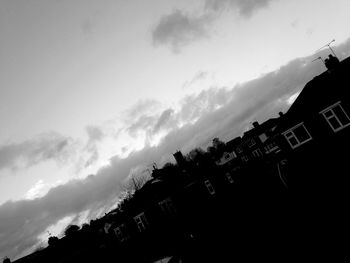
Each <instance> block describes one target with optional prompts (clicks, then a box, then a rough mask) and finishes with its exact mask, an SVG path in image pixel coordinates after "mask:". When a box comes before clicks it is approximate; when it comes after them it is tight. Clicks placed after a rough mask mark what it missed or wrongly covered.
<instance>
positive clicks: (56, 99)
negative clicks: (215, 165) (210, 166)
mask: <svg viewBox="0 0 350 263" xmlns="http://www.w3.org/2000/svg"><path fill="white" fill-rule="evenodd" d="M349 12H350V1H348V0H303V1H293V0H191V1H188V0H147V1H145V0H98V1H97V0H74V1H71V0H28V1H20V0H2V1H0V36H1V41H0V258H2V257H4V256H10V257H11V258H15V257H19V256H22V255H25V254H27V253H29V252H31V251H32V250H33V249H35V248H36V247H37V246H40V245H45V240H46V239H47V235H48V232H47V231H49V232H51V233H52V234H55V235H59V234H60V231H61V230H62V229H63V228H64V227H65V226H66V225H67V224H69V223H77V224H79V223H82V222H84V221H87V220H90V219H92V218H95V217H97V216H99V215H100V214H103V213H104V212H105V211H107V210H109V209H110V208H111V207H112V206H113V205H115V204H116V202H117V201H118V196H119V194H120V191H121V189H122V188H123V184H125V181H126V180H127V178H128V176H131V175H132V174H135V175H138V174H142V173H146V174H147V167H150V165H151V164H152V163H153V162H156V163H157V164H158V166H161V165H162V164H164V163H165V162H167V161H169V160H170V161H173V159H172V158H171V154H172V153H174V152H175V151H176V150H182V151H183V152H185V153H186V152H188V151H189V150H190V149H192V148H194V147H196V146H201V147H203V148H206V146H207V145H208V143H209V142H210V141H211V140H212V138H214V137H219V138H221V139H222V140H225V141H226V140H229V139H232V138H234V137H235V136H237V135H240V134H241V133H242V131H244V130H247V129H249V127H250V126H251V123H252V122H253V121H255V120H258V121H261V122H262V121H264V120H266V119H267V118H270V117H275V116H277V114H278V112H279V111H285V110H286V109H288V107H289V105H290V104H291V103H292V101H293V99H295V97H296V96H297V94H298V92H299V91H300V89H301V88H302V87H303V86H304V85H305V83H306V82H307V81H309V80H311V79H312V78H313V77H314V76H316V75H317V74H320V73H321V72H323V71H324V70H325V68H324V66H323V65H322V63H321V61H320V60H316V61H314V62H312V61H313V60H314V59H315V58H317V57H318V56H320V55H321V56H326V55H327V54H328V53H329V49H327V48H324V49H321V50H320V51H317V50H318V49H319V48H321V47H322V46H324V45H325V44H327V43H329V42H330V41H332V40H333V39H335V41H334V42H333V43H332V47H333V48H334V50H335V52H336V54H337V55H338V56H339V57H340V58H345V57H347V56H349V55H350V40H349V37H350V34H349V26H350V16H349ZM316 51H317V52H316Z"/></svg>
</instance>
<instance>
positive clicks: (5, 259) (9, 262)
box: [2, 257, 11, 263]
mask: <svg viewBox="0 0 350 263" xmlns="http://www.w3.org/2000/svg"><path fill="white" fill-rule="evenodd" d="M2 262H3V263H11V260H10V259H9V258H8V257H5V258H4V260H3V261H2Z"/></svg>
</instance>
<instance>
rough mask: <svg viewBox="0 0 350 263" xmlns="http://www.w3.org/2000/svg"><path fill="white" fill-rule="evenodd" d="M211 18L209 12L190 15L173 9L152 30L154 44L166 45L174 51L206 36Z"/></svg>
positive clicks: (176, 51) (207, 35)
mask: <svg viewBox="0 0 350 263" xmlns="http://www.w3.org/2000/svg"><path fill="white" fill-rule="evenodd" d="M211 20H212V17H211V15H210V14H206V13H204V14H201V15H199V16H191V15H188V14H186V13H184V12H183V11H181V10H175V11H173V12H172V13H171V14H169V15H165V16H163V17H162V18H161V19H160V21H159V22H158V25H157V26H156V27H155V29H154V30H153V32H152V39H153V43H154V45H155V46H158V45H168V46H170V47H171V49H172V51H173V52H174V53H178V52H179V51H180V49H181V48H182V47H183V46H186V45H188V44H189V43H192V42H194V41H198V40H200V39H203V38H208V37H209V34H208V32H207V26H208V24H209V23H210V21H211Z"/></svg>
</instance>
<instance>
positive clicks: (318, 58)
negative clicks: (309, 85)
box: [311, 57, 325, 64]
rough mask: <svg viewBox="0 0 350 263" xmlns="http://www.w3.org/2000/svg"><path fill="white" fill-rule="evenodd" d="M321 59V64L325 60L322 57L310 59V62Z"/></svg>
mask: <svg viewBox="0 0 350 263" xmlns="http://www.w3.org/2000/svg"><path fill="white" fill-rule="evenodd" d="M319 59H320V60H322V62H323V64H325V62H324V60H323V58H322V57H318V58H315V59H314V60H313V61H311V62H314V61H316V60H319Z"/></svg>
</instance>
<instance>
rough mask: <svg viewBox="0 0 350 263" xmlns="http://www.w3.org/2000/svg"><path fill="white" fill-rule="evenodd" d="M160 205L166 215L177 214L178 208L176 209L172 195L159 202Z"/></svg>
mask: <svg viewBox="0 0 350 263" xmlns="http://www.w3.org/2000/svg"><path fill="white" fill-rule="evenodd" d="M158 205H159V206H160V209H161V210H162V212H163V213H164V214H166V215H175V214H176V209H175V206H174V203H173V200H172V199H171V198H170V197H168V198H165V199H163V200H162V201H160V202H158Z"/></svg>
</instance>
